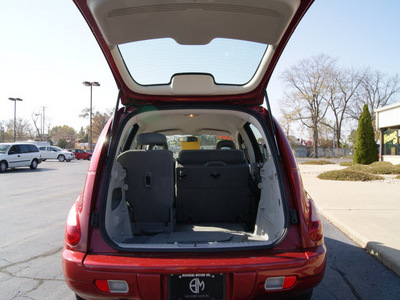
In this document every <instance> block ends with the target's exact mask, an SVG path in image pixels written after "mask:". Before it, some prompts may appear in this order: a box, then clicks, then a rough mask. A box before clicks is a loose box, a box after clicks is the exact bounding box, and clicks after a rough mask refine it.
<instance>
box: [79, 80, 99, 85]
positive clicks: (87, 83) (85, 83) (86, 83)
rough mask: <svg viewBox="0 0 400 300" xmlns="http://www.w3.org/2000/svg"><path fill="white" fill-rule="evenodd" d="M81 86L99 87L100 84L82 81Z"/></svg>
mask: <svg viewBox="0 0 400 300" xmlns="http://www.w3.org/2000/svg"><path fill="white" fill-rule="evenodd" d="M82 83H83V85H85V86H100V83H98V82H97V81H93V82H89V81H84V82H82Z"/></svg>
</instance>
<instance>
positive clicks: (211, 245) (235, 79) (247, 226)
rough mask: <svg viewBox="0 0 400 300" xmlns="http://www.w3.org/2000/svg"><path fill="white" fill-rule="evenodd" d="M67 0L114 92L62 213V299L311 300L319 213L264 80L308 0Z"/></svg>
mask: <svg viewBox="0 0 400 300" xmlns="http://www.w3.org/2000/svg"><path fill="white" fill-rule="evenodd" d="M74 1H75V3H76V5H77V6H78V8H79V10H80V11H81V13H82V14H83V16H84V18H85V19H86V21H87V22H88V24H89V26H90V28H91V30H92V31H93V33H94V35H95V37H96V39H97V42H98V43H99V45H100V47H101V49H102V51H103V53H104V55H105V57H106V59H107V60H108V64H109V66H110V67H111V70H112V72H113V75H114V78H115V80H116V82H117V86H118V88H119V90H120V92H119V99H118V102H117V105H116V109H115V113H114V116H113V118H112V119H111V120H110V121H109V122H108V123H107V125H106V126H105V128H104V130H103V132H102V134H101V136H100V138H99V141H98V143H97V145H96V148H95V151H94V153H93V158H92V160H91V163H90V166H89V171H88V174H87V178H86V181H85V186H84V189H83V191H82V193H81V194H80V195H79V197H78V198H77V199H76V201H75V203H74V205H73V206H72V208H71V210H70V213H69V215H68V219H67V224H66V231H65V246H64V250H63V254H62V260H63V272H64V277H65V280H66V283H67V284H68V286H69V287H70V288H71V289H72V290H73V291H74V292H75V293H76V295H77V299H163V300H166V299H169V300H174V299H218V300H220V299H274V298H275V299H284V298H290V299H310V298H311V296H312V290H313V288H314V287H315V286H316V285H317V284H318V283H319V282H320V281H321V280H322V278H323V275H324V270H325V262H326V248H325V246H324V238H323V229H322V224H321V220H320V217H319V215H318V212H317V210H316V208H315V205H314V203H313V201H312V200H311V199H310V197H309V196H308V194H307V193H306V192H305V190H304V189H303V185H302V181H301V178H300V174H299V170H298V167H297V165H296V161H295V159H294V157H293V154H292V151H291V148H290V145H289V143H288V141H287V139H286V137H285V135H284V133H283V131H282V129H281V128H280V126H279V124H278V123H277V122H276V120H275V118H274V117H273V115H272V113H271V110H270V106H269V102H268V97H267V94H266V88H267V84H268V81H269V79H270V77H271V73H272V71H273V69H274V67H275V65H276V63H277V61H278V58H279V57H280V55H281V53H282V51H283V49H284V47H285V45H286V43H287V41H288V39H289V37H290V36H291V34H292V33H293V31H294V29H295V27H296V26H297V24H298V22H299V21H300V19H301V18H302V16H303V15H304V13H305V12H306V11H307V9H308V8H309V6H310V5H311V3H312V0H254V1H242V0H236V1H222V0H221V1H220V0H215V1H209V0H196V1H194V0H185V1H180V0H179V1H178V0H163V1H160V0H155V1H151V2H149V1H139V0H124V1H123V0H74ZM263 103H265V107H264V106H262V104H263ZM221 136H223V137H225V139H226V140H229V141H230V142H229V147H226V146H225V147H222V146H221V147H219V146H220V145H218V139H219V137H221ZM192 140H196V143H193V147H192V146H191V147H190V148H185V149H184V150H182V144H181V143H183V142H185V143H188V142H190V141H192ZM194 144H196V145H194ZM225 144H227V142H225ZM185 145H186V144H185Z"/></svg>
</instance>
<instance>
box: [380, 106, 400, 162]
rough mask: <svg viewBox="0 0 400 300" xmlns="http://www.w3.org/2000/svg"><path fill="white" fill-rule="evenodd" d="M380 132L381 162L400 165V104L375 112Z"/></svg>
mask: <svg viewBox="0 0 400 300" xmlns="http://www.w3.org/2000/svg"><path fill="white" fill-rule="evenodd" d="M375 112H376V129H377V130H379V132H380V145H381V147H380V150H379V154H380V156H379V157H380V160H381V161H389V162H391V163H392V164H394V165H396V164H400V102H399V103H395V104H392V105H387V106H384V107H382V108H379V109H377V110H375Z"/></svg>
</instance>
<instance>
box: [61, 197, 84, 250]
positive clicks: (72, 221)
mask: <svg viewBox="0 0 400 300" xmlns="http://www.w3.org/2000/svg"><path fill="white" fill-rule="evenodd" d="M76 208H77V205H76V202H75V203H74V205H72V207H71V210H70V211H69V214H68V218H67V225H66V227H65V242H66V243H67V244H68V245H70V246H76V245H78V243H79V242H80V240H81V226H80V224H79V216H78V212H77V209H76Z"/></svg>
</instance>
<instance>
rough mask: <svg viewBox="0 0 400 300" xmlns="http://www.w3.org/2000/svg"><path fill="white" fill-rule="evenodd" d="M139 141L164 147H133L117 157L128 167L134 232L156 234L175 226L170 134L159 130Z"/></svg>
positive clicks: (127, 193) (127, 179)
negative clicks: (168, 142) (167, 134)
mask: <svg viewBox="0 0 400 300" xmlns="http://www.w3.org/2000/svg"><path fill="white" fill-rule="evenodd" d="M137 143H138V144H139V145H147V146H148V148H149V149H153V148H154V147H155V146H162V147H164V148H163V150H147V151H144V150H129V151H126V152H123V153H122V154H120V155H119V156H118V158H117V161H118V162H119V163H120V164H121V165H122V167H123V168H124V169H125V171H126V178H125V183H126V184H127V186H128V190H127V191H126V199H127V201H128V202H129V204H130V206H131V208H132V216H133V220H132V221H133V232H134V233H135V234H156V233H161V232H171V231H172V230H173V203H174V198H175V189H174V186H175V184H174V177H175V176H174V168H175V161H174V159H173V155H172V152H171V151H169V150H166V149H167V146H166V137H165V136H164V135H162V134H158V133H144V134H141V135H139V136H138V138H137Z"/></svg>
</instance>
